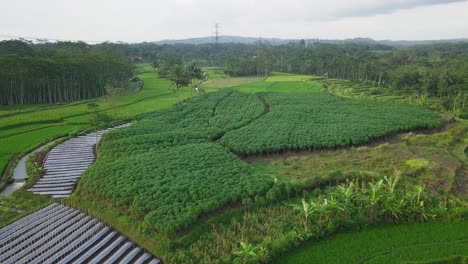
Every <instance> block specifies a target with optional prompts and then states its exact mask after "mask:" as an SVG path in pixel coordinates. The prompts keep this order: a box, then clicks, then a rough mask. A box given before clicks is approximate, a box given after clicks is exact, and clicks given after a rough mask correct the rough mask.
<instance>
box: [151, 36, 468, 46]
mask: <svg viewBox="0 0 468 264" xmlns="http://www.w3.org/2000/svg"><path fill="white" fill-rule="evenodd" d="M259 41H260V42H263V43H269V44H271V45H282V44H287V43H297V42H299V41H300V39H280V38H253V37H240V36H220V37H219V43H244V44H253V43H257V42H259ZM305 42H306V43H307V44H314V43H330V44H340V43H369V44H384V45H391V46H410V45H424V44H436V43H458V42H468V38H460V39H441V40H373V39H371V38H353V39H344V40H336V39H305ZM154 43H157V44H205V43H215V39H214V38H213V37H199V38H188V39H177V40H171V39H168V40H161V41H156V42H154Z"/></svg>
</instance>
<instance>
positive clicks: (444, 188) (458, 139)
mask: <svg viewBox="0 0 468 264" xmlns="http://www.w3.org/2000/svg"><path fill="white" fill-rule="evenodd" d="M467 137H468V127H467V126H466V124H464V123H462V122H459V123H455V124H452V125H450V126H449V127H448V128H447V130H445V131H443V132H440V133H435V134H429V135H424V134H421V135H415V134H412V133H408V134H404V135H401V136H399V137H397V138H395V139H393V140H391V143H381V144H379V145H376V146H361V147H352V148H347V149H339V150H322V151H317V152H313V153H293V154H285V155H281V156H271V157H264V158H260V159H257V160H255V161H254V162H253V164H252V165H254V166H256V167H257V166H258V167H259V169H262V170H269V171H270V172H271V173H275V174H276V175H278V178H280V179H284V180H287V181H291V182H292V183H294V184H297V185H301V186H315V187H320V185H323V182H326V183H328V182H330V181H333V182H334V181H336V180H340V179H342V178H343V177H344V178H350V177H357V176H360V177H363V178H373V177H378V176H379V175H389V176H395V177H396V176H399V175H404V176H408V177H410V178H412V179H414V180H415V181H416V182H417V183H419V184H423V185H424V186H426V188H427V189H428V190H429V191H430V192H433V193H435V192H442V193H449V192H451V191H452V190H453V189H454V188H455V185H456V184H455V181H456V179H457V177H459V176H461V177H462V175H463V174H460V175H458V173H460V172H461V171H463V168H464V166H463V163H464V162H466V161H465V158H464V157H463V149H464V148H465V147H466V145H467V144H468V142H466V141H465V142H464V141H463V140H462V139H464V138H467ZM408 161H410V164H411V163H414V161H424V163H426V162H427V163H428V164H430V166H429V167H428V168H426V169H424V170H416V171H415V170H413V169H412V168H411V167H408V165H407V163H408Z"/></svg>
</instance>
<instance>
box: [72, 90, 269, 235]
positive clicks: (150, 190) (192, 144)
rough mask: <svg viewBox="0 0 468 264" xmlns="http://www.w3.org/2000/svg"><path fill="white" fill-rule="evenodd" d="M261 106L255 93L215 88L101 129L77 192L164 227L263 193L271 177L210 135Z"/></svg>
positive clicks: (170, 227)
mask: <svg viewBox="0 0 468 264" xmlns="http://www.w3.org/2000/svg"><path fill="white" fill-rule="evenodd" d="M263 111H264V105H263V103H262V102H261V101H260V100H259V99H258V98H257V96H255V95H250V94H241V93H233V92H231V91H222V92H218V93H210V94H207V95H206V96H203V97H197V98H194V99H193V100H191V101H190V102H189V103H186V104H183V105H179V106H175V107H172V108H170V109H166V110H163V111H160V112H155V113H152V114H148V115H146V117H145V118H143V119H142V120H140V121H138V122H136V124H134V125H133V126H131V127H129V128H126V129H122V130H119V131H115V132H112V133H109V134H107V135H105V138H104V141H103V143H102V144H101V146H100V154H99V159H98V161H97V162H96V163H95V164H94V165H93V166H92V167H91V168H90V169H89V170H88V171H87V172H86V173H85V175H84V176H83V178H82V180H81V181H80V184H79V187H78V191H77V195H79V196H84V197H88V198H92V199H96V200H105V201H109V202H110V203H115V205H116V206H119V207H124V208H129V212H130V213H131V214H132V215H133V216H135V217H136V218H138V219H140V220H142V222H141V227H142V228H144V229H149V230H157V231H161V232H164V233H171V232H174V231H176V230H179V229H181V228H184V227H186V226H188V225H189V224H192V223H194V222H195V221H196V220H197V219H198V218H199V216H200V215H202V214H203V213H208V212H211V211H213V210H216V209H218V208H220V207H222V206H224V205H227V204H232V203H235V202H241V201H242V199H244V198H247V197H252V198H253V197H255V196H256V195H262V194H265V193H266V192H267V191H268V190H269V189H270V187H271V186H272V185H273V180H272V179H271V178H270V177H268V176H267V175H264V174H259V173H256V172H254V170H253V168H251V167H249V166H248V165H247V164H246V163H244V162H242V161H241V160H240V159H239V158H238V157H236V156H235V155H234V154H232V153H230V152H229V151H228V150H226V149H225V148H224V147H222V146H221V145H220V144H218V143H215V142H214V140H215V139H217V138H219V137H220V136H222V135H223V133H224V132H225V131H226V130H229V129H231V128H236V127H240V126H242V125H245V124H247V123H248V122H251V121H252V120H253V119H254V118H256V117H259V116H260V115H261V114H262V113H263ZM112 201H114V202H112Z"/></svg>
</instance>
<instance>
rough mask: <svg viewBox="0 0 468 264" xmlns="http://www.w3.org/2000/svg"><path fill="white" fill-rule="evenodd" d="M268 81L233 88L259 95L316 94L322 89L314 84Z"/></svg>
mask: <svg viewBox="0 0 468 264" xmlns="http://www.w3.org/2000/svg"><path fill="white" fill-rule="evenodd" d="M288 77H289V76H288ZM293 77H294V76H293ZM270 78H274V77H270ZM270 78H268V79H270ZM268 79H267V80H266V81H264V82H256V83H252V84H245V85H239V86H237V87H235V90H237V91H239V92H244V93H259V92H282V93H318V92H320V91H321V89H322V87H321V86H320V84H318V83H316V82H305V81H291V80H287V81H268ZM276 79H278V78H276ZM288 79H294V78H288Z"/></svg>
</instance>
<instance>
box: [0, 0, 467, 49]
mask: <svg viewBox="0 0 468 264" xmlns="http://www.w3.org/2000/svg"><path fill="white" fill-rule="evenodd" d="M0 3H1V6H2V10H7V12H3V13H2V16H0V34H4V35H15V36H33V37H41V38H55V39H70V40H76V39H82V40H85V41H91V40H99V41H105V40H110V41H118V40H123V41H128V42H139V41H153V40H161V39H168V38H170V39H174V38H189V37H200V36H210V35H213V33H214V32H213V31H214V24H215V23H217V22H219V23H220V24H221V25H220V27H221V28H220V30H221V34H223V35H243V36H252V37H259V36H262V37H283V38H316V37H317V38H349V37H372V38H390V39H401V38H407V37H408V38H411V39H418V38H419V39H421V38H448V37H450V38H451V37H467V36H468V33H467V32H468V24H467V23H466V14H464V13H466V10H468V1H461V0H446V1H440V0H172V1H168V0H133V1H128V0H99V1H96V0H80V1H66V0H65V1H64V0H41V1H36V0H15V1H8V0H0ZM464 11H465V12H464ZM18 14H21V15H18Z"/></svg>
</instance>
